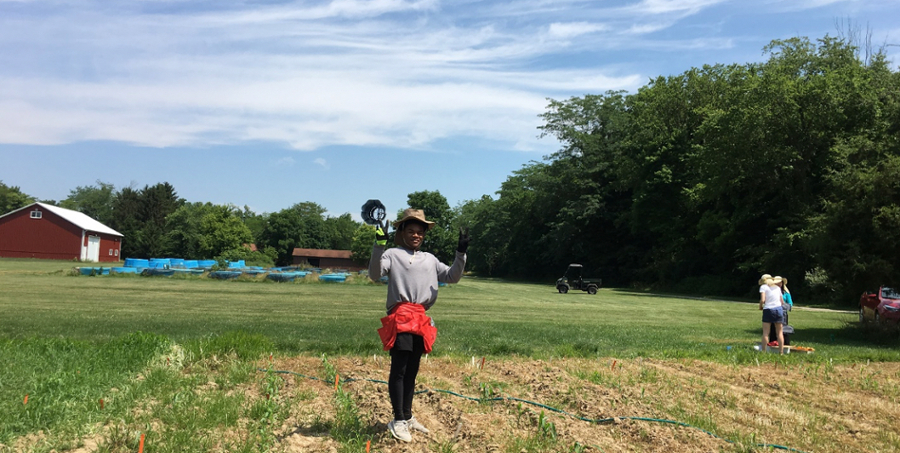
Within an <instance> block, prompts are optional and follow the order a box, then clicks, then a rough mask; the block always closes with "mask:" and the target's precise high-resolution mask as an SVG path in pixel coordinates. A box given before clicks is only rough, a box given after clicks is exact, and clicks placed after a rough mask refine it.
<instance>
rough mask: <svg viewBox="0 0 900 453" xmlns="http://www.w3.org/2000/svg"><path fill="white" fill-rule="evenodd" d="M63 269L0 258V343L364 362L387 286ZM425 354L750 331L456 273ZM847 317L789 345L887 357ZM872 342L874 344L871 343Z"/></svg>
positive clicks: (701, 349)
mask: <svg viewBox="0 0 900 453" xmlns="http://www.w3.org/2000/svg"><path fill="white" fill-rule="evenodd" d="M72 267H73V263H71V262H54V261H40V260H11V259H5V260H0V288H2V292H0V319H3V322H2V324H0V338H5V339H9V340H21V339H26V338H35V337H36V338H65V339H69V340H84V341H89V342H103V341H108V340H110V339H113V338H117V337H121V336H123V335H126V334H129V333H132V332H137V331H140V332H148V333H154V334H160V335H165V336H167V337H170V338H172V339H173V340H174V341H176V342H179V343H184V342H190V341H191V340H199V339H203V338H205V337H209V336H215V335H220V334H222V333H225V332H233V331H243V332H247V333H251V334H259V335H262V336H264V337H266V338H268V339H270V340H271V341H272V343H273V344H274V345H275V347H276V350H277V351H282V352H286V353H295V352H310V353H323V352H324V353H329V354H359V355H368V354H372V353H376V352H378V351H379V350H380V343H379V341H378V337H377V335H376V333H375V330H376V329H377V328H378V327H380V323H379V318H380V317H381V316H383V315H384V299H385V294H386V293H385V291H386V290H385V287H384V286H381V285H377V284H371V283H366V281H365V279H364V278H358V279H357V281H356V282H355V284H319V283H307V282H304V283H275V282H269V281H220V280H214V279H209V278H204V277H192V278H161V277H140V276H130V275H123V276H99V277H85V276H71V275H67V271H69V270H70V269H71V268H72ZM429 314H430V315H431V316H432V317H433V318H434V319H435V322H436V325H437V326H438V329H439V332H440V334H439V340H438V341H439V343H438V344H437V346H436V351H435V353H436V354H461V355H479V356H481V355H509V354H517V355H522V356H529V357H537V358H542V357H553V356H594V355H598V354H599V355H603V356H622V357H635V356H646V357H673V356H674V357H720V358H724V357H728V356H730V355H733V354H734V353H733V352H728V351H726V346H732V347H733V351H740V350H742V349H749V348H750V346H751V345H752V344H753V343H754V342H755V341H757V337H758V336H759V332H760V320H759V318H760V315H759V311H758V309H757V305H756V304H755V301H747V303H736V302H725V301H716V300H699V299H685V298H679V297H667V296H665V295H654V294H646V293H640V292H631V291H622V290H616V289H602V290H601V291H600V292H599V293H598V294H597V295H594V296H591V295H588V294H586V293H580V292H577V293H570V294H565V295H563V294H558V293H557V292H556V291H555V290H554V288H553V286H552V282H540V283H533V284H526V283H510V282H503V281H495V280H486V279H479V278H471V277H467V278H464V279H463V281H462V282H460V283H459V284H457V285H451V286H449V287H444V288H442V289H441V290H440V296H439V298H438V302H437V304H436V305H435V306H434V307H433V308H432V310H430V311H429ZM854 320H855V315H852V314H846V313H839V312H822V311H803V310H799V309H798V310H795V311H794V312H793V313H791V317H790V321H791V324H792V325H794V327H795V328H796V329H797V333H796V334H795V335H794V342H795V343H796V344H799V345H804V346H811V347H814V348H816V350H817V351H818V352H821V355H823V356H828V357H829V358H833V359H835V360H866V359H871V360H888V361H893V360H898V359H900V352H898V351H897V349H896V348H895V347H894V345H893V343H887V344H881V345H878V344H873V342H872V341H871V339H870V338H867V337H866V336H864V335H862V334H861V333H860V331H859V330H858V329H856V328H854V327H853V325H852V324H850V323H851V322H852V321H854ZM876 343H877V342H876Z"/></svg>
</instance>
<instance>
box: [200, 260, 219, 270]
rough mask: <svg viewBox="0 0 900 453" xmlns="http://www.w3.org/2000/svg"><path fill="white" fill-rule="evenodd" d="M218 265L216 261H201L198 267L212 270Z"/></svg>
mask: <svg viewBox="0 0 900 453" xmlns="http://www.w3.org/2000/svg"><path fill="white" fill-rule="evenodd" d="M215 265H216V260H199V261H197V266H199V267H206V268H210V267H213V266H215Z"/></svg>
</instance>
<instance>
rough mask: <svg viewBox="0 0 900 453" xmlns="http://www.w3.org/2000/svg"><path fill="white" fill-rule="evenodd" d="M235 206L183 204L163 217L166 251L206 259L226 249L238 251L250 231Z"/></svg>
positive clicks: (246, 240) (247, 242)
mask: <svg viewBox="0 0 900 453" xmlns="http://www.w3.org/2000/svg"><path fill="white" fill-rule="evenodd" d="M240 215H241V211H240V210H238V209H237V208H236V207H235V206H224V205H214V204H212V203H209V202H207V203H185V204H183V205H182V206H181V207H179V208H178V209H176V210H175V212H173V213H172V214H170V215H169V216H168V217H167V219H166V231H167V233H166V234H167V240H166V243H167V245H168V247H169V253H170V254H171V255H173V256H181V257H185V258H195V259H208V258H211V257H215V256H218V255H221V254H222V253H223V252H224V251H227V250H238V249H241V248H243V246H244V244H248V245H249V243H250V242H251V241H252V240H253V234H252V233H251V232H250V229H249V228H248V227H247V225H246V224H245V223H244V222H243V221H242V220H241V218H240Z"/></svg>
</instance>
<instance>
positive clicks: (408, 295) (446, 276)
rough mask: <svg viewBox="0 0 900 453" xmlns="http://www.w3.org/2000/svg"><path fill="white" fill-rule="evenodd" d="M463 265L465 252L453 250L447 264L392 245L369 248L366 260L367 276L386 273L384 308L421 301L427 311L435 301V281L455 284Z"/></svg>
mask: <svg viewBox="0 0 900 453" xmlns="http://www.w3.org/2000/svg"><path fill="white" fill-rule="evenodd" d="M465 267H466V254H465V253H460V252H456V257H455V258H454V259H453V265H452V266H447V265H446V264H444V263H442V262H440V261H439V260H438V259H437V257H435V256H434V255H432V254H430V253H428V252H422V251H415V252H413V251H412V250H407V249H405V248H403V247H394V248H391V249H388V250H385V249H384V247H383V246H380V245H377V244H376V245H375V246H373V247H372V258H371V259H370V260H369V278H371V279H372V281H378V279H380V278H381V277H383V276H385V275H387V276H388V277H389V278H390V280H389V282H388V293H387V305H386V308H387V311H388V313H390V312H391V309H392V308H394V305H396V304H398V303H400V302H412V303H415V304H421V305H424V306H425V309H426V310H428V309H429V308H431V306H432V305H434V302H435V301H436V300H437V294H438V282H442V283H456V282H458V281H459V280H460V279H461V278H462V274H463V271H464V270H465Z"/></svg>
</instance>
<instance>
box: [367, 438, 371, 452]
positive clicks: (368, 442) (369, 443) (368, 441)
mask: <svg viewBox="0 0 900 453" xmlns="http://www.w3.org/2000/svg"><path fill="white" fill-rule="evenodd" d="M371 446H372V441H371V440H367V441H366V453H369V447H371Z"/></svg>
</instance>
